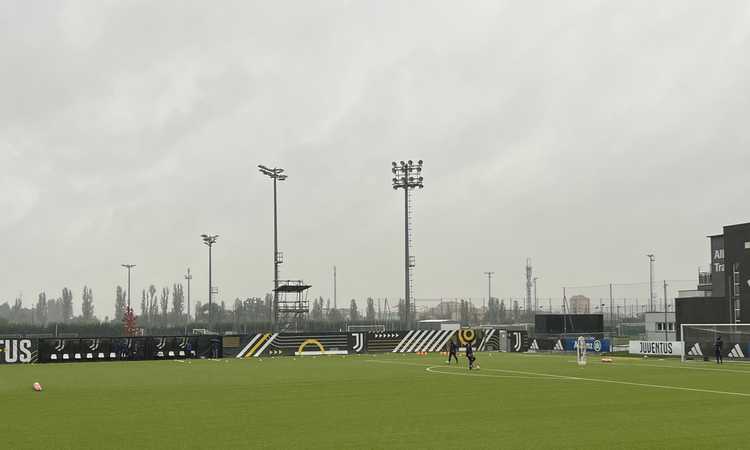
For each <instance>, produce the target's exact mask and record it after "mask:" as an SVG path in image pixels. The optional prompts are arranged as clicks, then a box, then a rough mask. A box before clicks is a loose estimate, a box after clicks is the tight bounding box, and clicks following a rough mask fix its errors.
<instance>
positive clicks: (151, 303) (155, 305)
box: [146, 284, 159, 322]
mask: <svg viewBox="0 0 750 450" xmlns="http://www.w3.org/2000/svg"><path fill="white" fill-rule="evenodd" d="M146 306H148V321H149V322H153V321H155V320H156V318H157V317H159V301H158V299H157V298H156V286H154V285H153V284H152V285H150V286H149V287H148V296H147V297H146Z"/></svg>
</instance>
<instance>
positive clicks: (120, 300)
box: [114, 286, 143, 322]
mask: <svg viewBox="0 0 750 450" xmlns="http://www.w3.org/2000/svg"><path fill="white" fill-rule="evenodd" d="M127 305H128V301H127V299H126V298H125V290H124V289H123V288H122V286H117V289H116V290H115V316H114V317H115V320H116V321H117V322H122V318H123V317H124V316H125V307H126V306H127ZM141 313H143V307H142V306H141Z"/></svg>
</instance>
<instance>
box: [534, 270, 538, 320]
mask: <svg viewBox="0 0 750 450" xmlns="http://www.w3.org/2000/svg"><path fill="white" fill-rule="evenodd" d="M538 279H539V277H534V314H536V313H537V312H539V297H537V295H536V280H538Z"/></svg>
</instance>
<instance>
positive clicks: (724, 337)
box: [680, 323, 750, 361]
mask: <svg viewBox="0 0 750 450" xmlns="http://www.w3.org/2000/svg"><path fill="white" fill-rule="evenodd" d="M719 338H721V339H719ZM680 340H681V341H682V358H681V359H682V361H695V360H698V361H703V360H710V359H713V358H714V356H715V354H716V350H717V343H718V342H719V341H721V344H720V348H719V350H720V352H721V355H722V358H724V359H727V360H739V361H741V360H745V359H747V358H750V323H711V324H707V323H683V324H681V325H680Z"/></svg>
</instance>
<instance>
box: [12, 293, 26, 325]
mask: <svg viewBox="0 0 750 450" xmlns="http://www.w3.org/2000/svg"><path fill="white" fill-rule="evenodd" d="M22 309H23V301H22V300H21V297H16V301H15V302H13V307H12V308H11V309H10V320H11V321H13V322H18V321H19V320H20V319H21V310H22Z"/></svg>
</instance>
